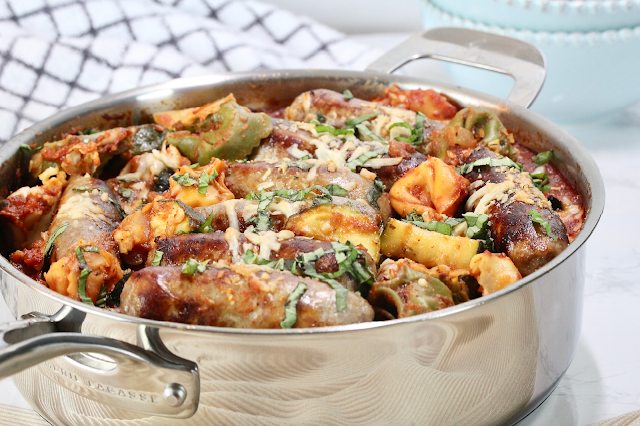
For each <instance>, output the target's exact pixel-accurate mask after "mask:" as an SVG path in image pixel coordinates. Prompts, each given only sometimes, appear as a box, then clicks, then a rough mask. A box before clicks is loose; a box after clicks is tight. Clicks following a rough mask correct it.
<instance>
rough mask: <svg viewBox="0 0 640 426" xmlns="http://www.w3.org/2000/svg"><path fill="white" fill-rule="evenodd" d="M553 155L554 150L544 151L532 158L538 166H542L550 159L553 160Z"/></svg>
mask: <svg viewBox="0 0 640 426" xmlns="http://www.w3.org/2000/svg"><path fill="white" fill-rule="evenodd" d="M552 157H553V151H544V152H541V153H539V154H536V155H534V156H533V157H532V158H531V159H532V160H533V162H534V163H536V166H538V167H540V166H542V165H543V164H547V163H548V162H549V161H551V158H552Z"/></svg>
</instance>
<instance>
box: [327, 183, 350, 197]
mask: <svg viewBox="0 0 640 426" xmlns="http://www.w3.org/2000/svg"><path fill="white" fill-rule="evenodd" d="M327 190H328V191H329V193H330V194H331V195H335V196H336V197H344V196H345V195H347V194H348V193H349V191H347V190H346V189H344V188H341V187H340V186H338V185H336V184H335V183H331V184H329V185H327Z"/></svg>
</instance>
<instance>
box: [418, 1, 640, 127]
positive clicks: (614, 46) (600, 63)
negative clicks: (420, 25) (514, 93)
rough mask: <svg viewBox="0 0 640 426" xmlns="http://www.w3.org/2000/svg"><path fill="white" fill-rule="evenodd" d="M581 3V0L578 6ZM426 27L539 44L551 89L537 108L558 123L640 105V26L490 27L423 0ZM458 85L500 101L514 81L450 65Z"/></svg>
mask: <svg viewBox="0 0 640 426" xmlns="http://www.w3.org/2000/svg"><path fill="white" fill-rule="evenodd" d="M576 3H578V1H576ZM421 7H422V12H423V22H424V27H425V28H433V27H441V26H460V27H465V28H472V29H476V30H481V31H486V32H491V33H496V34H500V35H506V36H510V37H514V38H518V39H522V40H524V41H527V42H530V43H532V44H534V45H536V46H537V47H538V48H540V49H541V50H542V52H543V53H544V55H545V59H546V62H547V79H546V81H545V85H544V87H543V89H542V91H541V92H540V95H539V96H538V98H537V99H536V101H535V103H534V104H533V106H532V109H533V110H534V111H537V112H539V113H541V114H542V115H545V116H546V117H548V118H550V119H551V120H553V121H555V122H561V123H578V122H586V121H591V120H596V119H598V118H600V117H602V116H605V115H608V114H611V113H613V112H615V111H617V110H620V109H622V108H624V107H627V106H630V105H633V104H635V103H637V102H638V101H640V26H636V27H630V28H622V29H617V30H607V31H589V32H545V31H528V30H517V29H512V28H502V27H498V26H489V25H485V24H482V23H478V22H475V21H472V20H469V19H463V18H460V17H458V16H456V15H453V14H450V13H447V12H445V11H443V10H441V9H439V8H437V7H436V6H435V5H434V4H433V3H432V2H431V1H428V0H421ZM447 70H448V73H449V75H450V76H451V78H452V79H453V81H454V82H455V84H458V85H460V86H462V87H467V88H471V89H474V90H479V91H483V92H485V93H489V94H492V95H496V96H503V97H504V95H505V94H506V93H508V92H509V89H510V87H511V86H512V82H511V81H510V79H509V78H505V77H504V76H500V75H494V74H492V73H486V72H485V74H482V75H481V74H479V73H478V71H477V70H475V69H471V68H468V67H464V66H447Z"/></svg>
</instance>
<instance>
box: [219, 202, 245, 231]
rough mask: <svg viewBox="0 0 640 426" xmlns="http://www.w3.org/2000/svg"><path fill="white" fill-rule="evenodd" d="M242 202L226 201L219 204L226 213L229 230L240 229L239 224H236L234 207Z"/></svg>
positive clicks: (236, 218) (236, 216)
mask: <svg viewBox="0 0 640 426" xmlns="http://www.w3.org/2000/svg"><path fill="white" fill-rule="evenodd" d="M240 201H242V200H226V201H223V202H222V203H221V204H222V205H223V206H224V210H225V212H226V213H227V218H228V220H229V228H235V229H238V230H239V229H240V223H239V222H238V215H237V214H236V205H237V204H238V203H239V202H240Z"/></svg>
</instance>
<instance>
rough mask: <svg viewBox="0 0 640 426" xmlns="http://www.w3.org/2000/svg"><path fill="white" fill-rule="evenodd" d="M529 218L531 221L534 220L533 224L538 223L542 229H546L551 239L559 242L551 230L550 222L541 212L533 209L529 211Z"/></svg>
mask: <svg viewBox="0 0 640 426" xmlns="http://www.w3.org/2000/svg"><path fill="white" fill-rule="evenodd" d="M529 216H530V217H531V220H533V222H535V223H538V224H540V225H541V226H542V227H544V229H545V231H546V232H547V235H548V236H549V237H551V238H553V240H554V241H557V240H558V236H557V235H556V234H554V233H553V231H552V230H551V225H549V222H547V221H546V220H544V219H543V218H542V216H541V215H540V213H539V212H537V211H536V210H533V209H532V210H529Z"/></svg>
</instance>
